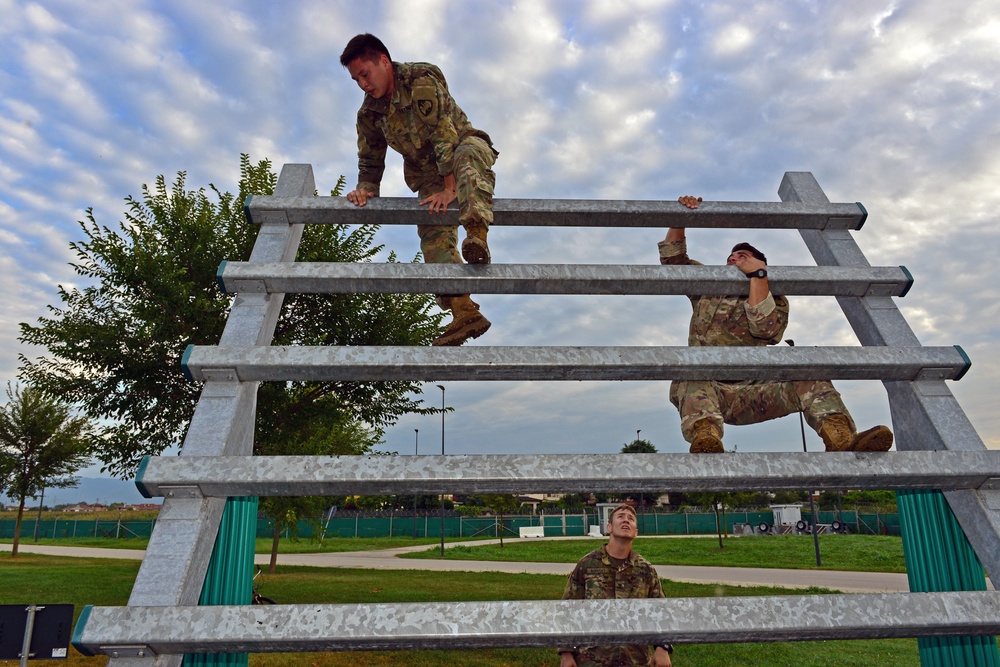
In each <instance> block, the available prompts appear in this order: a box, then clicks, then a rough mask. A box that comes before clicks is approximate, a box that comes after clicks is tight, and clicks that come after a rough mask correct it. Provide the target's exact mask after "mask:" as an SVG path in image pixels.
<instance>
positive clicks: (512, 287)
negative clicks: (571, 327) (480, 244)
mask: <svg viewBox="0 0 1000 667" xmlns="http://www.w3.org/2000/svg"><path fill="white" fill-rule="evenodd" d="M767 271H768V284H769V286H770V288H771V291H772V292H773V293H775V294H782V295H788V296H797V295H804V296H859V297H863V296H905V295H906V292H907V291H908V290H909V289H910V286H911V285H912V284H913V278H912V276H911V275H910V273H909V271H907V270H906V269H905V268H904V267H901V266H898V267H867V268H850V267H826V266H772V267H768V270H767ZM218 281H219V285H220V286H221V287H222V289H223V290H224V291H225V292H228V293H230V294H233V293H238V292H242V293H257V292H266V293H268V294H273V293H280V292H287V293H297V292H307V293H332V294H403V293H417V294H421V293H424V294H656V295H660V294H683V295H698V294H747V292H748V290H749V281H748V280H747V279H746V276H744V275H743V273H742V272H741V271H740V270H739V269H737V268H735V267H732V266H658V265H648V266H647V265H632V266H621V265H604V264H489V265H485V266H469V265H465V264H409V263H407V264H367V263H343V264H341V263H326V262H295V263H292V262H281V263H270V264H262V263H260V262H223V263H222V265H221V266H220V267H219V271H218Z"/></svg>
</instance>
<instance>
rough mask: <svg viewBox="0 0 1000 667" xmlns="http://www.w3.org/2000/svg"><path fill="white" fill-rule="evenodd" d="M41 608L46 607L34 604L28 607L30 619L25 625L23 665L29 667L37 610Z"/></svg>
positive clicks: (22, 648)
mask: <svg viewBox="0 0 1000 667" xmlns="http://www.w3.org/2000/svg"><path fill="white" fill-rule="evenodd" d="M39 609H45V607H42V606H40V605H33V604H29V605H28V606H27V607H26V610H27V612H28V620H27V621H26V622H25V625H24V642H23V643H22V644H21V667H28V657H29V656H30V655H31V633H32V632H34V630H35V612H36V611H38V610H39Z"/></svg>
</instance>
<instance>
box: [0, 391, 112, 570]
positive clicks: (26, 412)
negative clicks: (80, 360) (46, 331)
mask: <svg viewBox="0 0 1000 667" xmlns="http://www.w3.org/2000/svg"><path fill="white" fill-rule="evenodd" d="M93 437H94V430H93V429H92V428H91V422H90V420H89V419H87V418H86V417H83V416H79V415H77V416H74V415H72V414H71V411H70V408H69V406H68V405H66V404H65V403H62V402H61V401H58V400H56V399H54V398H52V397H50V396H48V395H46V394H44V393H43V392H41V391H39V390H37V389H35V388H34V387H30V386H28V387H25V388H24V389H23V390H22V389H21V388H20V387H11V385H10V384H9V383H8V384H7V404H6V405H4V406H2V407H0V471H2V472H3V475H4V479H5V480H6V483H7V488H8V495H9V496H10V497H11V498H14V499H15V500H16V501H17V520H16V521H15V524H14V544H13V547H12V549H11V556H17V547H18V544H19V543H20V536H21V522H22V519H23V517H24V504H25V500H26V499H27V498H33V497H35V496H36V495H38V493H39V491H41V490H42V489H45V488H53V487H55V488H65V487H71V486H76V484H77V481H78V480H77V478H75V477H73V473H75V472H76V471H77V470H79V469H80V468H83V467H84V466H87V465H88V464H89V463H90V450H91V448H92V446H93V444H94V442H93Z"/></svg>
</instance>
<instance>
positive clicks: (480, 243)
mask: <svg viewBox="0 0 1000 667" xmlns="http://www.w3.org/2000/svg"><path fill="white" fill-rule="evenodd" d="M488 231H489V228H488V227H487V226H486V225H484V224H483V223H481V222H470V223H469V224H467V225H465V240H464V241H462V257H464V258H465V261H466V262H468V263H469V264H489V263H490V247H489V246H488V245H486V233H487V232H488Z"/></svg>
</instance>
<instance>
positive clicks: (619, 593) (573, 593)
mask: <svg viewBox="0 0 1000 667" xmlns="http://www.w3.org/2000/svg"><path fill="white" fill-rule="evenodd" d="M662 597H663V588H662V587H661V585H660V577H659V576H657V574H656V570H655V569H653V566H652V565H650V563H649V561H647V560H646V559H645V558H643V557H642V556H640V555H639V554H637V553H636V552H634V551H631V552H629V555H628V560H627V561H625V562H624V563H622V564H621V565H620V566H617V567H616V566H615V564H614V563H612V561H611V556H610V555H608V552H607V545H604V546H602V547H601V548H600V549H595V550H594V551H591V552H590V553H589V554H587V555H586V556H584V557H583V558H581V559H580V562H578V563H577V564H576V567H575V568H573V571H572V572H571V573H570V575H569V580H568V581H567V582H566V590H565V591H563V596H562V599H563V600H606V599H613V598H662ZM649 648H650V647H648V646H576V647H573V646H562V647H560V648H559V652H560V653H562V652H564V651H573V653H574V654H575V657H576V664H577V667H631V666H632V665H646V664H648V662H649V657H650V651H649Z"/></svg>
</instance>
